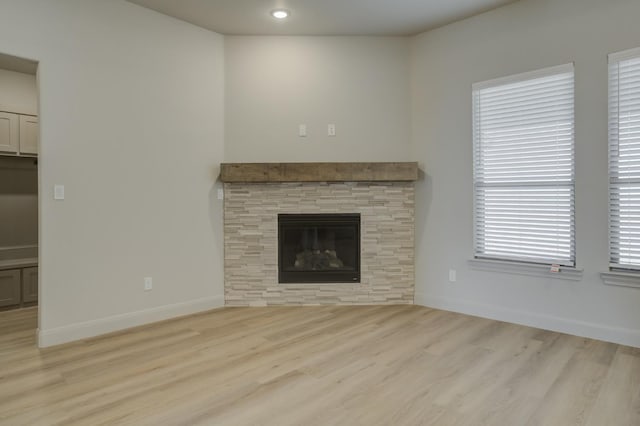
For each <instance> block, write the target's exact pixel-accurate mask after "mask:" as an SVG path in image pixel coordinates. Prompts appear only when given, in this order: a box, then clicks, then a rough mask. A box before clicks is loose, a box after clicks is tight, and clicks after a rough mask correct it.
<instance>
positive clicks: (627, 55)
mask: <svg viewBox="0 0 640 426" xmlns="http://www.w3.org/2000/svg"><path fill="white" fill-rule="evenodd" d="M638 56H640V47H638V48H635V49H629V50H623V51H622V52H616V53H609V63H610V64H613V63H616V62H621V61H626V60H627V59H635V58H637V57H638Z"/></svg>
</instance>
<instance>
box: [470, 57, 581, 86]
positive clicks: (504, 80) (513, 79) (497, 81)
mask: <svg viewBox="0 0 640 426" xmlns="http://www.w3.org/2000/svg"><path fill="white" fill-rule="evenodd" d="M573 71H575V65H574V63H573V62H569V63H567V64H562V65H556V66H553V67H548V68H542V69H539V70H534V71H527V72H523V73H520V74H515V75H509V76H506V77H499V78H494V79H493V80H487V81H481V82H479V83H473V85H472V89H473V90H474V91H476V90H483V89H488V88H490V87H495V86H503V85H505V84H511V83H519V82H521V81H526V80H533V79H535V78H542V77H548V76H550V75H555V74H563V73H567V72H573Z"/></svg>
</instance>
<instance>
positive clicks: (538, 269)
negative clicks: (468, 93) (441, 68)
mask: <svg viewBox="0 0 640 426" xmlns="http://www.w3.org/2000/svg"><path fill="white" fill-rule="evenodd" d="M637 50H638V51H639V52H640V49H637ZM568 72H572V73H574V84H575V62H568V63H565V64H562V65H555V66H551V67H547V68H542V69H537V70H533V71H526V72H522V73H519V74H514V75H509V76H505V77H499V78H494V79H491V80H486V81H482V82H478V83H473V84H472V93H473V92H476V91H478V90H482V89H487V88H491V87H495V86H501V85H506V84H511V83H518V82H521V81H526V80H532V79H536V78H543V77H547V76H552V75H555V74H563V73H568ZM574 90H575V89H574ZM472 108H473V107H472ZM573 108H574V123H573V125H574V136H573V137H574V145H575V137H576V135H575V92H574V106H573ZM473 113H474V111H473V109H472V114H473ZM475 140H476V128H475V125H474V126H473V141H474V143H475ZM474 150H475V148H474ZM574 156H575V152H574ZM574 162H575V157H574ZM474 167H475V165H474ZM573 184H574V197H575V165H574V181H573ZM474 197H475V195H474ZM574 203H575V199H574ZM574 208H575V207H574ZM574 214H575V212H574ZM473 217H474V247H475V245H476V244H475V238H476V237H475V235H476V232H475V221H476V206H475V201H474V207H473ZM574 220H575V216H574ZM574 226H575V223H574ZM574 232H575V231H574ZM575 238H576V236H575V234H574V239H575ZM574 244H575V240H574ZM474 250H475V249H474ZM574 250H576V253H574V256H576V255H577V247H575V248H574ZM576 257H577V256H576ZM575 261H576V259H575V258H574V262H575ZM468 262H469V264H470V265H471V266H472V268H474V269H478V270H487V271H495V272H505V273H514V274H520V275H530V276H537V277H548V278H556V279H567V280H571V281H580V280H582V275H583V270H582V269H579V268H578V267H577V266H576V265H574V266H566V265H563V266H561V268H560V272H559V273H556V272H550V265H547V264H538V263H534V262H529V261H526V260H523V261H519V260H506V259H492V258H484V257H474V258H473V259H470V260H469V261H468Z"/></svg>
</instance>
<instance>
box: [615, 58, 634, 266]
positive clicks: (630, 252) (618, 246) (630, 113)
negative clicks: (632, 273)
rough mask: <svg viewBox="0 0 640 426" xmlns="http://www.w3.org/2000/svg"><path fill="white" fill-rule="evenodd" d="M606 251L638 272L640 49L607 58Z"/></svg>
mask: <svg viewBox="0 0 640 426" xmlns="http://www.w3.org/2000/svg"><path fill="white" fill-rule="evenodd" d="M609 248H610V250H609V251H610V260H609V262H610V266H611V268H613V269H640V49H634V50H631V51H626V52H621V53H615V54H611V55H609Z"/></svg>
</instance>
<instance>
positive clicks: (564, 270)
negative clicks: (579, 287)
mask: <svg viewBox="0 0 640 426" xmlns="http://www.w3.org/2000/svg"><path fill="white" fill-rule="evenodd" d="M469 265H470V266H471V268H473V269H477V270H480V271H490V272H502V273H506V274H516V275H528V276H532V277H542V278H553V279H557V280H569V281H580V280H582V273H583V270H582V269H577V268H570V267H567V266H561V267H560V272H551V271H550V270H549V269H550V267H549V266H547V265H536V264H533V263H523V262H509V261H505V260H488V259H470V260H469Z"/></svg>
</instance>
